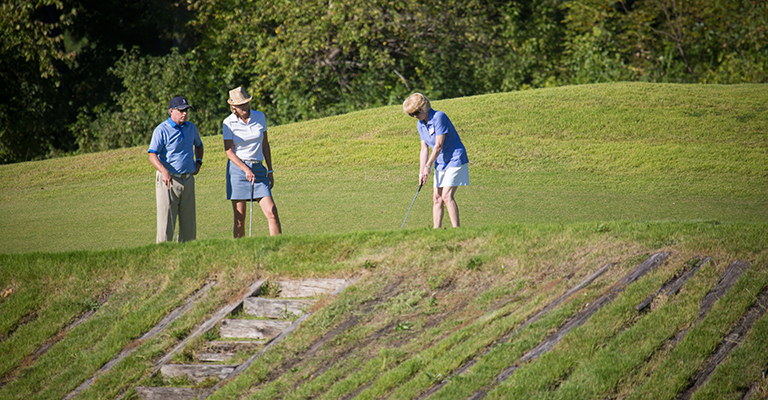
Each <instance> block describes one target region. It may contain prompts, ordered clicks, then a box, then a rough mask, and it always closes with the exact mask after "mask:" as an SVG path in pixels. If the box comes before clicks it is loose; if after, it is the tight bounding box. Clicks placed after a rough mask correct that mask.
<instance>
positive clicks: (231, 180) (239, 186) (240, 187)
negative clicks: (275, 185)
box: [227, 161, 272, 200]
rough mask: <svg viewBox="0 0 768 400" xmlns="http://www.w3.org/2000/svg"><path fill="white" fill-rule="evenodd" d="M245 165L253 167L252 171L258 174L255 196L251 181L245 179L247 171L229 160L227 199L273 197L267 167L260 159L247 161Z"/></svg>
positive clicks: (254, 187) (254, 186)
mask: <svg viewBox="0 0 768 400" xmlns="http://www.w3.org/2000/svg"><path fill="white" fill-rule="evenodd" d="M245 165H247V166H249V167H250V168H251V172H253V174H254V175H256V180H255V181H254V183H253V197H251V182H249V181H248V180H247V179H245V172H243V170H242V169H240V168H238V166H237V165H235V164H233V163H232V161H227V200H250V199H252V198H253V199H260V198H262V197H272V191H271V190H270V189H269V178H268V177H267V169H266V168H265V167H264V165H262V163H261V162H260V161H256V162H246V163H245Z"/></svg>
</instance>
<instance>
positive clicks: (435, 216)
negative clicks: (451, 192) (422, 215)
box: [432, 187, 443, 229]
mask: <svg viewBox="0 0 768 400" xmlns="http://www.w3.org/2000/svg"><path fill="white" fill-rule="evenodd" d="M432 221H433V223H434V228H435V229H438V228H440V227H441V226H442V225H443V188H439V187H436V188H435V192H434V194H433V195H432Z"/></svg>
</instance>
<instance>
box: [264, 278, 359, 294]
mask: <svg viewBox="0 0 768 400" xmlns="http://www.w3.org/2000/svg"><path fill="white" fill-rule="evenodd" d="M344 282H346V281H345V280H344V279H304V280H300V281H278V282H277V284H278V285H279V286H280V297H313V296H318V295H327V294H331V293H332V292H333V291H334V290H336V289H337V288H339V287H340V286H342V285H344Z"/></svg>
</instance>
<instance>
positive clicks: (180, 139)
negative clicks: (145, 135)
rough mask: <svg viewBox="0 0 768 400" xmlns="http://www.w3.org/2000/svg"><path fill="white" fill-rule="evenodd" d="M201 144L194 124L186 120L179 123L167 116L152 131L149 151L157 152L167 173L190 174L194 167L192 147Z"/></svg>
mask: <svg viewBox="0 0 768 400" xmlns="http://www.w3.org/2000/svg"><path fill="white" fill-rule="evenodd" d="M202 145H203V142H202V140H200V133H199V132H198V131H197V126H195V124H193V123H191V122H189V121H187V122H184V123H183V124H182V125H179V124H177V123H175V122H173V120H172V119H171V118H170V117H168V119H167V120H165V121H163V122H162V123H160V125H158V126H157V127H156V128H155V130H154V132H152V140H151V141H150V142H149V152H150V153H155V154H157V157H158V158H159V159H160V162H161V163H162V164H163V166H164V167H165V168H166V169H167V170H168V172H169V173H172V174H192V173H194V172H195V168H196V166H195V152H194V148H197V147H201V146H202Z"/></svg>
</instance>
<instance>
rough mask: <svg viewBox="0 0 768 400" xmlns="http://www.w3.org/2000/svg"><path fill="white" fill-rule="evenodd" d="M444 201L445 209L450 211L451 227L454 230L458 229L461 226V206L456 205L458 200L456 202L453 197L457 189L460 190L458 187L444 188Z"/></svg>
mask: <svg viewBox="0 0 768 400" xmlns="http://www.w3.org/2000/svg"><path fill="white" fill-rule="evenodd" d="M442 189H443V193H442V195H443V196H442V197H443V198H442V200H443V203H445V208H446V209H447V210H448V217H449V218H450V219H451V226H453V227H454V228H458V227H459V226H460V225H459V205H458V204H456V200H454V198H453V195H454V194H455V193H456V189H458V187H457V186H451V187H447V188H442Z"/></svg>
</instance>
